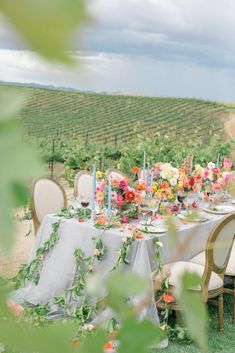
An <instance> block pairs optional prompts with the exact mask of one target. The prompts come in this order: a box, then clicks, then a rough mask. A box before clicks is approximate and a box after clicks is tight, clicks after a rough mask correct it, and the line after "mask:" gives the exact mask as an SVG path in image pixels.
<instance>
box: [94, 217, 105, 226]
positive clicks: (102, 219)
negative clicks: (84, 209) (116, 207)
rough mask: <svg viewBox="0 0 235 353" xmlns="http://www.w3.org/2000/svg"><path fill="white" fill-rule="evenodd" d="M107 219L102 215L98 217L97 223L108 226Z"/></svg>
mask: <svg viewBox="0 0 235 353" xmlns="http://www.w3.org/2000/svg"><path fill="white" fill-rule="evenodd" d="M106 221H107V220H106V217H105V216H104V215H100V216H98V217H97V220H96V222H97V223H99V224H101V225H105V224H106Z"/></svg>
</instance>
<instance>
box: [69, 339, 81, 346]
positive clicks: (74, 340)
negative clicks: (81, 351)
mask: <svg viewBox="0 0 235 353" xmlns="http://www.w3.org/2000/svg"><path fill="white" fill-rule="evenodd" d="M78 342H79V339H78V338H74V339H73V340H72V341H71V342H70V344H69V345H70V346H71V347H76V346H77V345H78Z"/></svg>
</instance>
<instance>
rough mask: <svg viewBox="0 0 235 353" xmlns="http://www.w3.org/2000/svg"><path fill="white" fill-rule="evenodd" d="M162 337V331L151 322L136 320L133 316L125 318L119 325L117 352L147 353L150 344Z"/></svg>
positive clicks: (157, 341)
mask: <svg viewBox="0 0 235 353" xmlns="http://www.w3.org/2000/svg"><path fill="white" fill-rule="evenodd" d="M163 338H164V334H163V331H162V330H161V329H160V328H159V327H157V326H156V325H154V324H153V323H152V322H150V321H147V320H143V321H138V320H137V319H136V318H135V317H129V318H126V319H125V320H124V321H123V323H122V326H121V329H120V332H119V335H118V339H120V342H121V345H120V348H119V350H118V351H119V353H137V352H138V353H147V352H149V351H150V350H149V348H150V346H151V345H152V344H156V343H159V342H160V341H161V339H163Z"/></svg>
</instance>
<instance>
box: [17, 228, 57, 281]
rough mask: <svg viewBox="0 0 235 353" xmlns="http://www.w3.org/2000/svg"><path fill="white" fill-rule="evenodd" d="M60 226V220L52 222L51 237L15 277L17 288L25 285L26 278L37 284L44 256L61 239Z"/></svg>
mask: <svg viewBox="0 0 235 353" xmlns="http://www.w3.org/2000/svg"><path fill="white" fill-rule="evenodd" d="M59 226H60V221H58V222H55V223H53V224H52V232H51V234H50V237H49V239H48V240H46V241H45V242H44V244H43V245H42V246H41V247H39V248H38V249H37V252H36V257H35V258H34V259H33V260H32V261H31V262H30V263H28V264H24V265H22V266H21V268H20V270H19V272H18V274H17V276H16V277H15V279H14V280H15V283H16V287H17V288H18V287H21V286H23V285H24V284H25V281H26V280H29V281H32V282H34V283H35V284H37V283H38V281H39V279H40V270H41V267H42V263H43V256H44V254H46V253H47V252H49V251H50V250H51V249H52V248H53V247H54V245H55V244H56V243H57V241H58V240H59V236H58V229H59Z"/></svg>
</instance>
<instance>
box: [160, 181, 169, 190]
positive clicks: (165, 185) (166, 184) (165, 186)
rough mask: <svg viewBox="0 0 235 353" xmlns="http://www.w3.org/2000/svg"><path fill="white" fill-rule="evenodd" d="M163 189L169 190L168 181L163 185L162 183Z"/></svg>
mask: <svg viewBox="0 0 235 353" xmlns="http://www.w3.org/2000/svg"><path fill="white" fill-rule="evenodd" d="M160 187H161V189H167V188H168V187H169V183H168V181H163V182H162V183H161V186H160Z"/></svg>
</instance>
